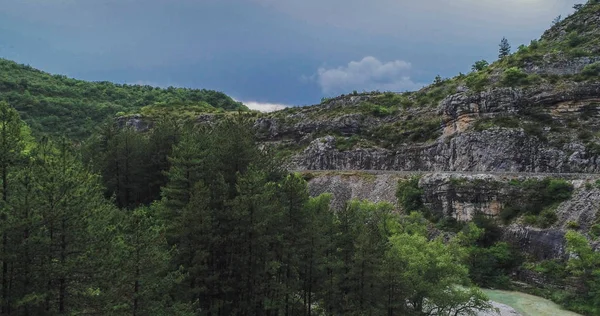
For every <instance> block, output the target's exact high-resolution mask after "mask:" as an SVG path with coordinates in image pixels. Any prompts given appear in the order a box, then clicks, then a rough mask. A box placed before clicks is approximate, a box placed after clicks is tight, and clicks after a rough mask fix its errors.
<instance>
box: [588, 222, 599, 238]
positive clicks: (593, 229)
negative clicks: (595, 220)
mask: <svg viewBox="0 0 600 316" xmlns="http://www.w3.org/2000/svg"><path fill="white" fill-rule="evenodd" d="M590 235H592V236H594V238H598V237H600V224H595V225H592V227H590Z"/></svg>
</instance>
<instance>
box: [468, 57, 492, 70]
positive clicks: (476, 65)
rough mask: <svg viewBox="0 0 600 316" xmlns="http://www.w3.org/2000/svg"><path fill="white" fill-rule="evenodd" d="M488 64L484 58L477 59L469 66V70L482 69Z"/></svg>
mask: <svg viewBox="0 0 600 316" xmlns="http://www.w3.org/2000/svg"><path fill="white" fill-rule="evenodd" d="M489 65H490V64H489V63H488V62H487V61H486V60H483V59H482V60H478V61H476V62H475V63H474V64H473V66H471V70H472V71H482V70H484V69H486V68H487V67H488V66H489Z"/></svg>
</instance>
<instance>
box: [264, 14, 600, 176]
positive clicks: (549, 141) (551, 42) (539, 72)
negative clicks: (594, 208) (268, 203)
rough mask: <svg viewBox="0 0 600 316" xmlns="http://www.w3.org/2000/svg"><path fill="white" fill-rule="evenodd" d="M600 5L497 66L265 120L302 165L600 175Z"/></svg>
mask: <svg viewBox="0 0 600 316" xmlns="http://www.w3.org/2000/svg"><path fill="white" fill-rule="evenodd" d="M598 21H600V4H598V3H596V2H590V3H588V4H587V5H586V6H584V7H583V8H582V9H580V10H579V11H578V12H576V13H575V14H573V15H572V16H569V17H568V18H566V19H565V20H563V21H562V22H560V23H558V24H556V25H554V26H553V27H552V28H551V29H550V30H548V31H547V32H546V33H545V34H544V35H543V36H542V37H541V39H539V40H534V41H532V42H531V44H530V45H529V46H521V47H519V48H518V50H517V52H515V53H514V54H512V55H509V56H506V57H504V58H502V59H500V60H498V61H496V62H494V63H492V64H491V65H489V66H487V67H481V68H480V69H479V70H474V71H473V72H471V73H469V74H466V75H465V74H460V75H458V76H456V77H454V78H450V79H445V80H436V82H435V83H434V84H432V85H430V86H429V87H426V88H424V89H422V90H420V91H417V92H412V93H402V94H396V93H391V92H388V93H380V92H373V93H368V94H354V95H348V96H340V97H338V98H335V99H331V100H325V101H324V102H323V103H322V104H320V105H316V106H312V107H303V108H292V109H286V110H283V111H279V112H274V113H270V114H267V115H264V116H263V118H261V119H259V120H258V121H257V128H258V130H259V135H260V137H261V138H262V139H263V140H264V141H265V142H266V143H268V144H271V145H273V146H275V147H276V148H280V149H281V153H282V155H285V156H288V157H289V160H288V161H289V162H290V168H292V169H300V170H301V169H316V170H331V169H356V170H359V169H373V170H423V171H442V170H443V171H511V172H600V116H599V113H598V111H599V109H600V37H599V36H598V34H600V23H598Z"/></svg>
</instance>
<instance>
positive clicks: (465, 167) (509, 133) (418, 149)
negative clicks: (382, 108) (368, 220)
mask: <svg viewBox="0 0 600 316" xmlns="http://www.w3.org/2000/svg"><path fill="white" fill-rule="evenodd" d="M290 167H291V168H292V169H295V170H404V171H481V172H485V171H506V172H600V158H599V157H597V156H595V155H592V154H591V153H589V152H588V150H587V148H586V147H585V146H584V145H583V144H577V143H572V144H565V145H564V147H562V148H556V147H553V146H551V145H549V144H547V143H544V142H541V141H540V140H539V139H538V138H537V137H535V136H530V135H527V134H526V133H525V132H524V131H523V130H522V129H506V128H494V129H489V130H485V131H481V132H468V133H461V134H459V135H456V136H454V137H452V138H448V139H445V140H439V141H437V142H436V143H434V144H432V145H425V146H403V147H400V148H398V149H397V150H394V151H391V150H387V149H381V148H364V149H355V150H350V151H339V150H337V149H336V140H335V138H334V137H331V136H327V137H323V138H319V139H316V140H315V141H313V142H312V143H311V144H310V145H309V146H308V147H307V148H306V149H305V150H304V151H303V152H301V153H300V154H298V155H296V156H295V157H293V158H292V160H291V166H290Z"/></svg>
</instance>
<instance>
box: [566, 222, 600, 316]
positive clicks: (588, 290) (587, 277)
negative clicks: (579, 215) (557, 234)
mask: <svg viewBox="0 0 600 316" xmlns="http://www.w3.org/2000/svg"><path fill="white" fill-rule="evenodd" d="M565 237H566V239H567V250H568V251H569V252H570V253H571V256H570V257H569V261H568V264H567V270H568V271H569V273H570V275H572V276H573V277H575V278H576V280H577V282H576V283H575V284H576V286H577V287H576V289H575V293H574V295H573V296H574V297H573V298H571V299H570V300H569V301H568V302H567V306H568V307H569V308H571V309H574V310H576V311H577V312H580V313H584V314H589V315H597V314H598V313H600V296H598V293H600V253H599V252H597V251H594V250H593V249H592V247H591V245H590V244H589V242H588V240H587V239H586V238H585V237H584V236H583V235H581V234H579V233H577V232H574V231H568V232H567V233H566V235H565Z"/></svg>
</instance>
